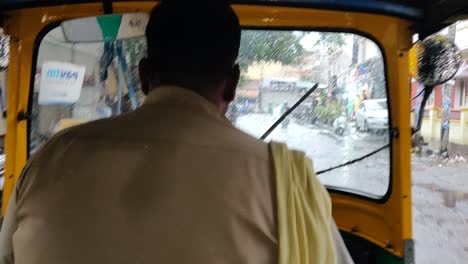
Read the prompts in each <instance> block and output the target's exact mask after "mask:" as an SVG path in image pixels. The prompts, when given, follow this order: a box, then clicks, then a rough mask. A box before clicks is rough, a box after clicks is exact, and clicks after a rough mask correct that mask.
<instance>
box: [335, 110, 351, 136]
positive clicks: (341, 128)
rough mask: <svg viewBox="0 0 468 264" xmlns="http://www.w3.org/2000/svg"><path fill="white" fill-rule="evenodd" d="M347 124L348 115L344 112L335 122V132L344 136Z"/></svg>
mask: <svg viewBox="0 0 468 264" xmlns="http://www.w3.org/2000/svg"><path fill="white" fill-rule="evenodd" d="M347 124H348V122H347V119H346V115H345V114H342V115H341V116H340V117H338V118H337V119H335V121H334V122H333V132H335V134H337V135H339V136H342V135H343V134H344V133H345V131H346V127H347Z"/></svg>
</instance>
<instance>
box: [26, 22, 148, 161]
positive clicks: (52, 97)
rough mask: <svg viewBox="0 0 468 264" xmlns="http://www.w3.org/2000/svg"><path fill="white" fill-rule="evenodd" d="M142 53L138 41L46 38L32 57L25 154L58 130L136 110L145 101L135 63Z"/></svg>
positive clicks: (55, 33) (53, 34) (58, 32)
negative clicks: (73, 40)
mask: <svg viewBox="0 0 468 264" xmlns="http://www.w3.org/2000/svg"><path fill="white" fill-rule="evenodd" d="M119 49H120V50H119ZM120 51H122V52H120ZM145 52H146V41H145V39H144V38H142V37H138V38H129V39H124V40H115V41H110V42H73V43H70V42H68V41H67V40H66V38H65V36H64V33H63V30H62V28H61V27H57V28H55V29H53V30H51V31H50V32H49V33H47V35H46V36H45V37H44V39H43V40H42V42H41V44H40V47H39V52H38V54H37V55H36V56H37V65H36V76H35V80H34V91H33V93H32V120H31V123H30V135H29V150H30V153H31V154H33V153H34V152H35V151H36V150H37V149H38V148H39V147H41V146H42V145H43V144H44V142H45V141H46V140H48V139H49V138H50V137H51V136H52V135H53V134H55V133H57V132H58V131H60V130H62V129H65V128H68V127H70V126H74V125H77V124H81V123H85V122H89V121H93V120H96V119H100V118H107V117H112V116H116V115H119V114H122V113H126V112H129V111H132V110H134V109H135V108H136V107H138V106H139V105H140V104H141V103H142V102H143V100H144V95H143V93H142V91H141V88H140V81H139V76H138V62H139V60H140V59H141V58H142V57H143V56H144V54H145Z"/></svg>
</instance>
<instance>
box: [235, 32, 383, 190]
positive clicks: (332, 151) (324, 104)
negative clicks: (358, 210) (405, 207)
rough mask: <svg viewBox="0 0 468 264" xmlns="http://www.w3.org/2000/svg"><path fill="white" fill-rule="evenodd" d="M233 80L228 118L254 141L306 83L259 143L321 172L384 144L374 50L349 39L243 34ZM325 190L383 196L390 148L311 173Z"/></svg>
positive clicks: (380, 83)
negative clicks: (301, 154)
mask: <svg viewBox="0 0 468 264" xmlns="http://www.w3.org/2000/svg"><path fill="white" fill-rule="evenodd" d="M239 63H240V65H241V68H242V76H241V82H240V84H239V88H238V93H237V97H236V100H235V102H234V103H233V104H232V105H231V107H230V109H229V111H228V114H227V116H228V118H230V119H231V120H233V122H234V123H235V125H236V126H237V127H239V128H240V129H242V130H244V131H246V132H247V133H250V134H252V135H254V136H255V137H260V136H261V135H262V134H263V133H264V132H265V131H267V130H268V128H269V127H270V126H271V125H272V124H273V123H274V122H275V121H276V120H277V119H278V118H279V117H280V116H281V115H282V114H283V113H284V112H285V111H286V110H287V109H289V108H290V107H292V106H293V105H294V104H295V103H296V102H297V101H298V100H299V99H300V98H301V97H302V96H303V95H304V94H305V93H306V91H308V90H309V89H310V88H311V87H312V86H313V85H314V84H316V83H318V84H319V85H318V89H317V90H315V91H314V92H313V93H312V94H311V95H310V96H309V97H307V98H306V99H305V101H304V102H303V103H302V104H300V105H299V106H298V107H297V108H296V109H295V110H294V111H293V112H292V113H291V114H290V115H289V116H288V117H287V118H286V119H285V120H284V121H283V122H282V124H281V125H280V126H278V127H277V128H276V129H275V130H274V131H273V132H272V134H271V135H270V136H269V137H268V138H267V140H276V141H283V142H287V143H288V145H289V146H290V147H292V148H296V149H299V150H303V151H305V152H306V153H307V155H308V156H309V157H310V158H312V160H313V162H314V165H315V169H316V171H322V170H326V169H330V168H333V167H335V166H338V165H341V164H343V163H345V162H347V161H351V160H353V159H357V158H360V157H362V156H364V155H367V154H369V153H371V152H373V151H375V150H377V149H379V148H382V147H384V146H386V145H387V144H389V140H390V135H389V114H388V101H387V92H386V84H385V77H384V76H385V74H384V64H383V59H382V54H381V51H380V49H379V48H378V46H377V45H376V44H375V43H374V42H372V41H370V40H369V39H366V38H364V37H361V36H358V35H355V34H349V33H331V32H300V31H266V30H245V31H243V33H242V41H241V51H240V57H239ZM319 178H320V180H322V182H323V183H325V184H326V185H328V186H330V187H335V188H340V189H343V190H347V191H351V192H357V193H361V194H364V195H369V196H371V197H381V196H383V195H385V193H386V192H387V189H388V185H389V179H390V150H389V148H385V149H383V150H382V151H380V152H378V153H377V154H375V155H373V156H371V157H369V158H366V159H364V160H362V161H360V162H356V163H354V164H352V165H349V166H345V167H342V168H339V169H333V170H331V171H329V172H326V173H323V174H320V175H319Z"/></svg>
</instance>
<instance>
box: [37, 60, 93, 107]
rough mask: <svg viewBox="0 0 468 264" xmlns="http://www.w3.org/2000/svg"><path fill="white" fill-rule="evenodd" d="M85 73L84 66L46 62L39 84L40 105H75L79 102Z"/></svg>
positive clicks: (43, 65)
mask: <svg viewBox="0 0 468 264" xmlns="http://www.w3.org/2000/svg"><path fill="white" fill-rule="evenodd" d="M85 72H86V67H85V66H82V65H77V64H71V63H66V62H55V61H48V62H44V63H43V64H42V70H41V81H40V84H39V104H42V105H51V104H73V103H75V102H76V101H78V98H80V94H81V88H82V87H83V81H84V77H85Z"/></svg>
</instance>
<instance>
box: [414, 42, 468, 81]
mask: <svg viewBox="0 0 468 264" xmlns="http://www.w3.org/2000/svg"><path fill="white" fill-rule="evenodd" d="M421 44H422V45H421V46H422V48H423V49H422V50H421V54H420V55H419V58H418V59H419V73H418V81H419V82H420V83H423V84H425V85H426V86H434V85H438V84H441V83H445V82H447V81H449V80H450V79H452V78H453V76H454V75H455V74H456V73H457V71H458V69H459V68H460V65H461V63H462V57H461V54H460V51H459V50H458V48H457V46H455V44H454V43H453V42H452V41H450V40H449V39H447V38H446V37H444V36H440V35H433V36H430V37H427V38H426V39H424V40H423V42H422V43H421Z"/></svg>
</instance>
